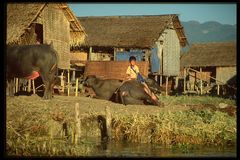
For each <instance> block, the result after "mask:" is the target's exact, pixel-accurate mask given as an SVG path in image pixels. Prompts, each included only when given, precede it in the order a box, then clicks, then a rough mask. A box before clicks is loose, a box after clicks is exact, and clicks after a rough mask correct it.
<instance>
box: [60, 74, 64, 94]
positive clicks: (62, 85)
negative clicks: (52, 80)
mask: <svg viewBox="0 0 240 160" xmlns="http://www.w3.org/2000/svg"><path fill="white" fill-rule="evenodd" d="M61 87H62V90H61V91H62V92H63V93H64V80H63V72H62V73H61Z"/></svg>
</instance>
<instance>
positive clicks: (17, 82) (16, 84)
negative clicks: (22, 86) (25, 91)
mask: <svg viewBox="0 0 240 160" xmlns="http://www.w3.org/2000/svg"><path fill="white" fill-rule="evenodd" d="M17 92H18V78H16V93H17Z"/></svg>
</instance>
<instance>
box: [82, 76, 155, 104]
mask: <svg viewBox="0 0 240 160" xmlns="http://www.w3.org/2000/svg"><path fill="white" fill-rule="evenodd" d="M146 83H147V84H148V86H149V88H150V90H151V91H152V92H155V93H160V87H159V86H158V85H157V83H156V81H154V80H152V79H149V78H146ZM84 85H85V86H88V87H91V88H93V90H94V92H95V94H96V98H99V99H106V100H111V101H113V102H118V103H122V104H125V105H127V104H152V105H160V104H159V102H157V101H154V100H153V99H152V98H151V96H149V95H148V94H147V93H146V92H145V90H144V86H143V85H142V84H141V83H139V82H137V81H136V80H130V81H125V82H121V81H120V80H115V79H106V80H103V79H100V78H97V77H96V76H88V77H87V78H86V79H85V81H84Z"/></svg>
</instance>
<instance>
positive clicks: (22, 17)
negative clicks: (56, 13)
mask: <svg viewBox="0 0 240 160" xmlns="http://www.w3.org/2000/svg"><path fill="white" fill-rule="evenodd" d="M46 4H47V3H8V4H7V44H9V43H12V42H15V43H18V42H19V39H20V37H21V36H22V35H23V34H24V33H25V30H26V29H28V28H29V26H30V25H31V23H32V22H33V21H34V20H35V19H36V18H37V17H38V16H39V14H40V13H41V11H42V10H43V9H44V7H45V6H46ZM56 5H58V7H59V8H60V9H62V10H63V12H64V15H65V16H66V18H67V19H68V21H69V22H70V28H71V41H70V45H74V44H79V43H82V42H84V39H85V36H86V33H85V31H84V28H83V27H82V26H81V25H80V23H79V21H78V20H77V18H76V17H75V16H74V14H73V13H72V11H71V10H70V9H69V7H68V6H67V4H66V3H56Z"/></svg>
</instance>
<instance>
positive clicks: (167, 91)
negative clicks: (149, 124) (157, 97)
mask: <svg viewBox="0 0 240 160" xmlns="http://www.w3.org/2000/svg"><path fill="white" fill-rule="evenodd" d="M167 95H168V76H167V77H166V96H167Z"/></svg>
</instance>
